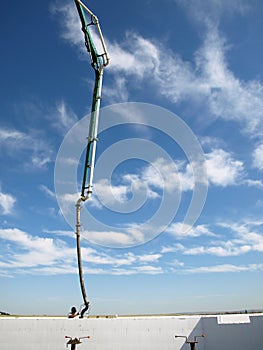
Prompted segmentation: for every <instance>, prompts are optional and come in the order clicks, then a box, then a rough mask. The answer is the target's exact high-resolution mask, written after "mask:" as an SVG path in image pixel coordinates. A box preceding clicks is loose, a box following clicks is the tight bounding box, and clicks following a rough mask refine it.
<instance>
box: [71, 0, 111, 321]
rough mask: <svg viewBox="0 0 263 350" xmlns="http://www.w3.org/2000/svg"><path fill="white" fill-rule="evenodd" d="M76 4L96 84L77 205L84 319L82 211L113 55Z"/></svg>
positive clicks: (94, 22)
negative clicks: (104, 79) (106, 75)
mask: <svg viewBox="0 0 263 350" xmlns="http://www.w3.org/2000/svg"><path fill="white" fill-rule="evenodd" d="M75 4H76V7H77V10H78V14H79V17H80V21H81V24H82V31H83V33H84V37H85V45H86V48H87V51H88V53H89V54H90V59H91V65H92V67H93V69H94V71H95V83H94V90H93V99H92V107H91V117H90V126H89V135H88V144H87V149H86V159H85V167H84V174H83V180H82V188H81V196H80V198H79V200H78V201H77V204H76V238H77V255H78V268H79V280H80V286H81V292H82V296H83V300H84V304H85V307H84V309H83V310H82V311H81V313H80V318H82V317H83V315H84V313H85V312H86V311H87V310H88V308H89V300H88V298H87V294H86V290H85V284H84V278H83V270H82V259H81V247H80V210H81V202H85V201H86V200H87V199H88V198H90V196H91V194H92V183H93V173H94V162H95V155H96V145H97V134H98V120H99V109H100V99H101V87H102V77H103V69H104V67H106V66H107V65H108V64H109V57H108V53H107V50H106V45H105V42H104V39H103V36H102V32H101V29H100V26H99V21H98V18H97V17H96V16H95V15H94V14H93V13H92V12H91V11H90V10H89V9H88V8H87V7H86V6H85V5H84V4H83V3H82V2H81V1H79V0H75ZM86 15H88V16H89V18H90V20H89V21H87V19H86ZM91 26H93V27H95V29H96V32H95V31H92V32H91V30H90V29H91ZM92 36H93V37H94V38H95V36H96V38H97V39H98V41H99V42H100V46H101V50H102V53H100V54H99V53H98V51H97V49H96V46H95V44H94V41H93V39H92Z"/></svg>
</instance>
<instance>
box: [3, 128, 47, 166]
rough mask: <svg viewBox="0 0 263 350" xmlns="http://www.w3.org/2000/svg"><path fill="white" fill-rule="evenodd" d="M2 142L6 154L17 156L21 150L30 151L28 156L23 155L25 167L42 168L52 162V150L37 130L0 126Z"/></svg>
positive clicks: (23, 151)
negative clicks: (26, 130)
mask: <svg viewBox="0 0 263 350" xmlns="http://www.w3.org/2000/svg"><path fill="white" fill-rule="evenodd" d="M0 144H2V149H3V150H5V155H6V154H8V155H9V156H12V157H13V156H14V155H15V157H17V155H18V154H19V153H20V152H22V153H26V152H28V155H27V156H23V166H24V167H25V168H30V169H32V168H38V169H42V168H45V166H46V165H47V164H49V163H50V162H51V158H52V150H51V149H50V148H49V146H48V143H47V142H46V141H45V140H44V139H43V137H41V136H40V135H39V133H38V132H37V131H34V130H30V131H29V132H27V133H25V132H21V131H18V130H16V129H7V128H0Z"/></svg>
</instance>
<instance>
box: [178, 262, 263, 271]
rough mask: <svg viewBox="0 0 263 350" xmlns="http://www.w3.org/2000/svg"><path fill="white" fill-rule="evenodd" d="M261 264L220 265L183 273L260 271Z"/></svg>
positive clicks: (202, 267) (196, 268)
mask: <svg viewBox="0 0 263 350" xmlns="http://www.w3.org/2000/svg"><path fill="white" fill-rule="evenodd" d="M262 270H263V264H248V265H234V264H222V265H213V266H200V267H194V268H190V269H185V270H184V273H227V272H230V273H231V272H232V273H236V272H251V271H262Z"/></svg>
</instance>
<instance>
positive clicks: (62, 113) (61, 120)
mask: <svg viewBox="0 0 263 350" xmlns="http://www.w3.org/2000/svg"><path fill="white" fill-rule="evenodd" d="M55 114H56V116H55V118H54V119H53V125H54V126H55V128H56V129H58V130H60V131H61V132H63V133H65V132H67V131H68V130H69V129H70V128H71V127H72V126H73V125H74V124H75V123H76V122H77V121H78V117H77V115H76V114H75V113H74V112H73V110H72V109H71V108H70V107H69V106H67V104H66V103H65V101H60V102H58V103H57V105H56V110H55ZM54 120H55V122H54Z"/></svg>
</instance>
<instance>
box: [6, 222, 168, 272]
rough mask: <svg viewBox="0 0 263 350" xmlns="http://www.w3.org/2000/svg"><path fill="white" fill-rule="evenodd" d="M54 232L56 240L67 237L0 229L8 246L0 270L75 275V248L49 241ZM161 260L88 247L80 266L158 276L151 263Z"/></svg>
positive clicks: (157, 269) (154, 257) (90, 269)
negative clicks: (36, 234)
mask: <svg viewBox="0 0 263 350" xmlns="http://www.w3.org/2000/svg"><path fill="white" fill-rule="evenodd" d="M46 232H47V231H46ZM54 233H55V234H56V235H57V234H58V235H59V236H60V237H63V236H64V237H68V236H69V232H68V231H66V232H65V233H63V232H62V231H59V232H49V237H40V236H32V235H30V234H29V233H27V232H24V231H21V230H19V229H17V228H12V229H11V228H9V229H0V240H2V241H3V242H4V245H7V246H8V249H7V250H6V251H5V252H3V253H2V255H3V257H4V259H3V260H2V262H1V264H0V268H5V269H6V270H9V271H10V274H16V273H20V272H23V273H30V274H32V273H38V274H39V273H42V274H45V273H49V274H61V273H63V274H69V273H76V263H75V255H76V250H75V247H71V246H69V245H68V244H67V243H66V242H65V241H63V240H62V239H61V238H60V239H58V238H56V239H55V238H51V237H50V234H54ZM71 234H72V233H71ZM10 243H12V247H11V246H10ZM2 247H3V245H2ZM161 257H162V255H161V254H159V253H152V254H150V253H149V254H141V255H140V254H137V255H136V254H134V253H131V252H125V253H123V254H111V253H106V252H104V251H103V250H102V251H101V250H97V249H94V248H91V247H85V246H84V247H83V248H82V258H83V264H84V266H85V265H86V263H87V264H88V266H89V272H91V273H93V274H94V273H96V274H98V273H102V274H105V273H112V274H122V273H123V274H130V273H132V274H134V273H149V274H153V273H157V272H158V273H159V272H161V271H162V268H161V267H159V266H156V265H155V264H156V263H158V262H159V259H160V258H161ZM62 266H63V267H62ZM11 271H12V272H11Z"/></svg>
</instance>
